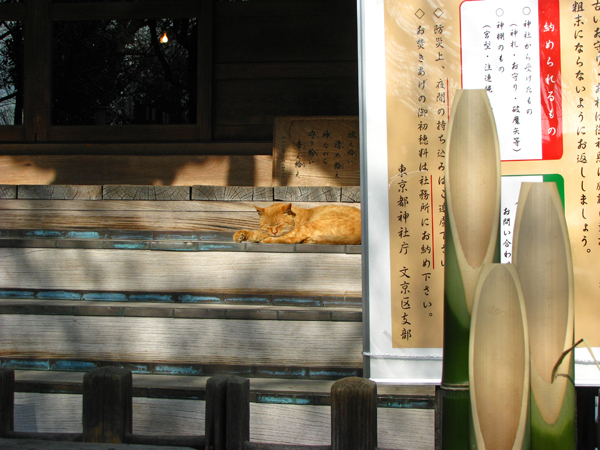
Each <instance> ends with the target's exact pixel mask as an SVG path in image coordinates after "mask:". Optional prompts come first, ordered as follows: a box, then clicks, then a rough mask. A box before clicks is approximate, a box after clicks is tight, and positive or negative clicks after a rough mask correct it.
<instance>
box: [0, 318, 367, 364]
mask: <svg viewBox="0 0 600 450" xmlns="http://www.w3.org/2000/svg"><path fill="white" fill-rule="evenodd" d="M0 336H1V339H0V355H4V356H6V355H10V358H16V359H19V358H29V359H43V358H46V359H47V358H48V357H52V358H56V359H66V360H76V361H105V362H128V361H130V362H134V363H136V364H146V363H153V364H180V365H184V364H196V363H198V362H202V364H204V365H222V366H224V368H223V370H225V367H227V366H236V365H241V366H255V365H266V366H287V367H324V368H328V367H336V368H357V367H361V365H362V325H361V324H360V323H358V322H324V321H323V322H319V321H315V322H306V321H302V322H295V321H278V320H275V321H273V320H235V319H232V320H222V319H215V320H202V319H199V320H195V319H173V318H159V317H156V318H152V317H144V318H142V317H96V316H66V315H0ZM100 343H101V345H100Z"/></svg>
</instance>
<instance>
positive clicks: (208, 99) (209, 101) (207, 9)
mask: <svg viewBox="0 0 600 450" xmlns="http://www.w3.org/2000/svg"><path fill="white" fill-rule="evenodd" d="M194 3H196V5H195V8H196V9H198V10H199V11H198V12H199V15H198V18H197V21H198V31H197V33H198V37H197V42H198V61H197V62H196V73H197V86H198V92H197V93H196V123H197V124H198V127H199V128H200V130H199V134H200V139H201V140H203V141H210V140H212V128H213V127H212V125H213V124H212V120H213V114H212V110H213V88H212V85H213V3H214V2H212V1H200V2H194ZM192 60H193V57H192Z"/></svg>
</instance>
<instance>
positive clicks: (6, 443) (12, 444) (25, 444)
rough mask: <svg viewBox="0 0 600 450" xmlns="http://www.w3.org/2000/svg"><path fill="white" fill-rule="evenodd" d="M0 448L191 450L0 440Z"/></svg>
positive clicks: (30, 440)
mask: <svg viewBox="0 0 600 450" xmlns="http://www.w3.org/2000/svg"><path fill="white" fill-rule="evenodd" d="M0 446H1V447H2V449H4V450H192V448H191V447H168V446H155V445H130V444H91V443H83V442H54V441H46V440H37V439H0Z"/></svg>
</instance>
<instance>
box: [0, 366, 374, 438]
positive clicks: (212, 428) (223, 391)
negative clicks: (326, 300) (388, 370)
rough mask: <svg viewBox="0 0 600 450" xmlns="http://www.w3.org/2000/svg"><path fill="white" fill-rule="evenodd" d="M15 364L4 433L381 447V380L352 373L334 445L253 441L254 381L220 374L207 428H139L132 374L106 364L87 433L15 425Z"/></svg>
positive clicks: (0, 407) (2, 391)
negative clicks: (183, 431) (173, 432)
mask: <svg viewBox="0 0 600 450" xmlns="http://www.w3.org/2000/svg"><path fill="white" fill-rule="evenodd" d="M14 388H15V375H14V370H13V369H7V368H2V369H0V438H9V439H40V440H51V441H71V442H86V443H112V444H142V445H162V446H181V447H191V448H194V449H197V450H200V449H202V450H204V449H211V450H301V449H302V450H309V449H310V450H374V449H375V448H376V447H377V385H376V383H374V382H373V381H370V380H367V379H364V378H359V377H349V378H343V379H341V380H339V381H337V382H335V383H334V384H333V386H332V387H331V445H324V446H314V445H312V446H308V445H281V444H267V443H253V442H249V441H250V381H249V380H248V379H247V378H242V377H237V376H225V375H217V376H214V377H212V378H210V379H209V380H208V382H207V384H206V418H205V421H206V422H205V434H204V435H202V436H201V435H198V436H155V435H139V434H133V432H132V430H133V419H132V416H133V414H132V390H133V389H132V375H131V372H130V371H129V370H125V369H121V368H117V367H103V368H100V369H97V370H94V371H92V372H88V373H86V374H85V376H84V378H83V415H82V425H83V433H24V432H16V431H14Z"/></svg>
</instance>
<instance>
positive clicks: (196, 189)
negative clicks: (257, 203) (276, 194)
mask: <svg viewBox="0 0 600 450" xmlns="http://www.w3.org/2000/svg"><path fill="white" fill-rule="evenodd" d="M264 189H266V188H263V190H264ZM253 198H254V188H253V187H252V186H193V188H192V200H201V201H206V200H221V201H226V200H240V201H252V200H253ZM272 198H273V195H272V194H271V199H272Z"/></svg>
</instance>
